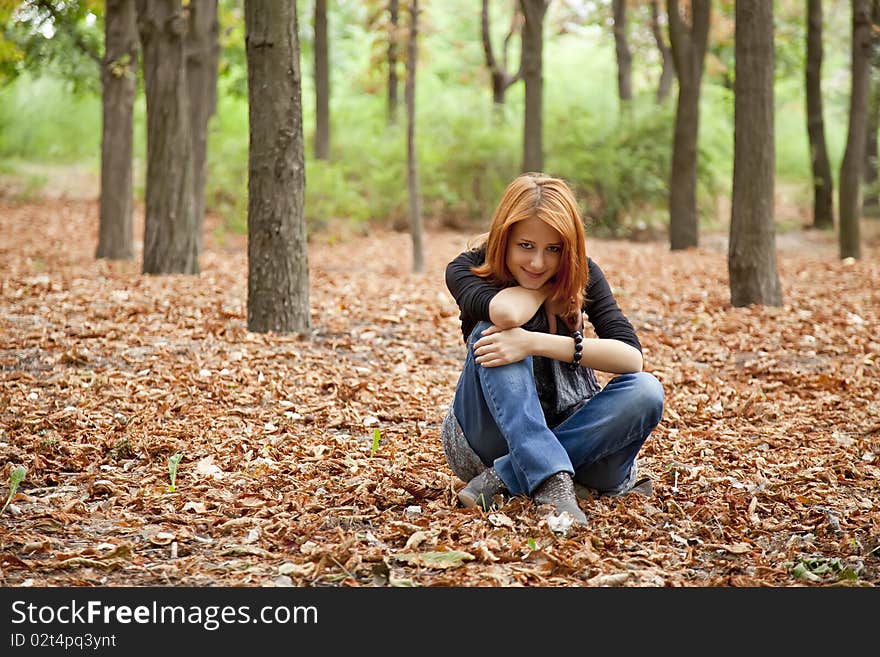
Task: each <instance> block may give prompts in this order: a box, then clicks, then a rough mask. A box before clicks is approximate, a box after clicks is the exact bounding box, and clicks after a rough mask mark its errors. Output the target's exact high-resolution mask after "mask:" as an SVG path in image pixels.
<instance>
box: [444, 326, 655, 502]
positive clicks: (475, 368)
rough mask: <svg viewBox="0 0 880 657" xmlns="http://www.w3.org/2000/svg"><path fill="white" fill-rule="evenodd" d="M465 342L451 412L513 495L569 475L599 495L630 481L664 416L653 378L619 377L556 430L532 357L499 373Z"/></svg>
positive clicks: (470, 342) (478, 328)
mask: <svg viewBox="0 0 880 657" xmlns="http://www.w3.org/2000/svg"><path fill="white" fill-rule="evenodd" d="M489 326H491V324H489V323H488V322H480V323H478V324H477V326H476V327H475V328H474V330H473V332H472V333H471V335H470V338H469V339H468V351H467V356H466V357H465V363H464V369H463V371H462V373H461V376H460V377H459V380H458V384H457V385H456V388H455V397H454V399H453V402H452V405H453V413H454V414H455V417H456V419H457V420H458V422H459V424H460V425H461V428H462V431H463V432H464V435H465V437H466V438H467V441H468V443H470V445H471V447H472V448H473V450H474V451H475V452H476V453H477V455H478V456H479V457H480V459H481V460H482V461H483V463H484V464H485V465H486V466H490V465H494V467H495V470H496V472H497V473H498V476H499V477H501V480H502V481H503V482H504V484H505V486H507V489H508V490H509V491H510V493H511V495H521V494H527V495H531V494H532V493H533V492H534V490H535V489H536V488H537V487H538V486H540V485H541V483H543V481H544V480H545V479H547V477H549V476H550V475H553V474H555V473H557V472H568V473H569V474H571V475H573V476H574V478H575V481H577V482H579V483H581V484H583V485H585V486H587V487H589V488H593V489H596V490H598V491H600V492H604V491H613V490H615V489H616V488H617V487H619V486H620V485H621V483H622V482H625V481H626V479H627V477H628V476H629V473H630V470H631V468H632V466H633V463H634V461H635V459H636V455H637V454H638V453H639V449H641V447H642V444H644V442H645V440H647V438H648V435H649V434H650V433H651V431H652V430H653V429H654V427H656V426H657V424H658V422H660V417H661V415H662V413H663V387H662V386H661V385H660V382H659V381H657V379H656V378H654V377H653V376H652V375H651V374H647V373H645V372H638V373H634V374H622V375H620V376H616V377H614V378H613V379H612V380H611V381H609V383H608V385H606V386H605V387H604V388H603V389H602V390H601V391H600V392H598V393H597V394H596V395H595V396H594V397H593V398H592V399H590V400H589V401H588V402H587V403H586V404H584V405H583V406H581V407H580V408H579V409H578V410H576V411H575V412H574V413H572V414H571V415H569V416H568V417H567V418H565V420H563V421H562V422H561V423H559V424H558V425H556V426H555V427H548V426H547V422H546V420H545V418H544V412H543V410H542V409H541V402H540V400H539V399H538V392H537V389H536V387H535V375H534V372H533V370H532V358H531V357H528V358H525V359H523V360H521V361H519V362H516V363H510V364H509V365H502V366H500V367H483V366H482V365H480V364H479V363H477V362H476V361H475V360H474V342H476V341H477V340H478V339H479V338H480V336H481V334H482V332H483V331H484V330H485V329H486V328H488V327H489Z"/></svg>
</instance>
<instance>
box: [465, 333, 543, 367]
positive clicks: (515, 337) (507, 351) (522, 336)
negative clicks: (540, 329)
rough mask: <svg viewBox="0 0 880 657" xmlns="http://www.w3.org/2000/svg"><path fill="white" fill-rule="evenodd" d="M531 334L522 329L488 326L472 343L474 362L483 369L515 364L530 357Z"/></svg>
mask: <svg viewBox="0 0 880 657" xmlns="http://www.w3.org/2000/svg"><path fill="white" fill-rule="evenodd" d="M531 350H532V340H531V333H530V332H529V331H526V330H525V329H523V328H519V327H516V328H509V329H501V328H498V327H497V326H490V327H489V328H487V329H486V330H485V331H483V335H482V337H481V338H480V339H479V340H477V341H476V342H475V343H474V355H475V356H476V361H477V362H478V363H479V364H480V365H482V366H483V367H498V366H499V365H509V364H510V363H516V362H519V361H521V360H523V359H524V358H527V357H528V356H531V355H532V351H531Z"/></svg>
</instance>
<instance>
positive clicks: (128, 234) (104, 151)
mask: <svg viewBox="0 0 880 657" xmlns="http://www.w3.org/2000/svg"><path fill="white" fill-rule="evenodd" d="M136 18H137V17H136V13H135V6H134V0H107V5H106V9H105V15H104V22H105V34H104V39H105V40H104V51H105V55H104V61H103V64H102V73H101V78H102V83H103V96H102V107H103V121H102V134H101V209H100V219H99V227H98V248H97V251H96V254H95V257H97V258H109V259H111V260H130V259H131V258H132V257H133V256H134V248H133V242H134V234H133V233H134V229H133V227H132V205H133V202H132V171H131V168H132V163H131V158H132V142H133V132H134V97H135V90H136V87H137V70H138V69H137V66H138V49H139V47H140V46H139V43H138V33H137V20H136Z"/></svg>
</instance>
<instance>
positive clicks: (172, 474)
mask: <svg viewBox="0 0 880 657" xmlns="http://www.w3.org/2000/svg"><path fill="white" fill-rule="evenodd" d="M181 459H183V454H175V455H174V456H171V457H169V459H168V478H169V480H170V481H171V483H170V485H169V486H168V490H169V491H170V492H172V493H173V492H174V491H176V490H177V467H178V466H179V465H180V461H181Z"/></svg>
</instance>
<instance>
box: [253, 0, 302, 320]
mask: <svg viewBox="0 0 880 657" xmlns="http://www.w3.org/2000/svg"><path fill="white" fill-rule="evenodd" d="M244 10H245V14H244V16H245V52H246V56H247V69H248V99H249V100H248V120H249V125H250V135H249V144H248V311H247V314H248V320H247V321H248V329H249V330H251V331H254V332H258V333H265V332H268V331H277V332H279V333H290V332H300V333H301V332H305V331H307V330H308V329H309V327H310V325H311V321H310V317H309V268H308V248H307V247H308V244H307V236H306V223H305V215H304V213H303V199H304V197H305V155H304V143H303V126H302V97H301V93H302V92H301V89H302V77H301V74H300V62H299V40H298V38H297V15H296V0H283V1H282V0H273V1H272V2H264V1H261V0H245V3H244Z"/></svg>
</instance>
